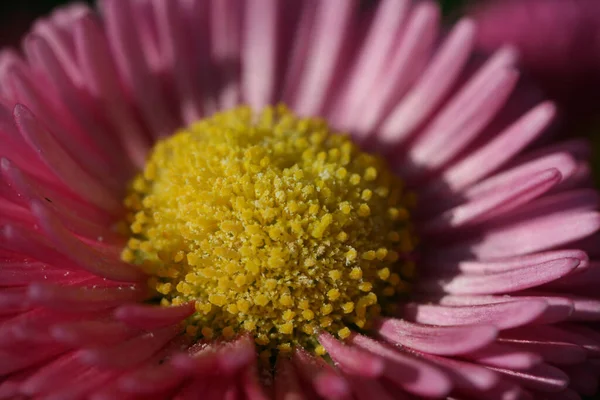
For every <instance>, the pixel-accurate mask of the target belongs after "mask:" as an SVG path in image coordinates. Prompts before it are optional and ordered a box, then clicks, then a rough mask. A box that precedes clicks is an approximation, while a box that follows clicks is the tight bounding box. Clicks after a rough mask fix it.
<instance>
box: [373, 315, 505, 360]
mask: <svg viewBox="0 0 600 400" xmlns="http://www.w3.org/2000/svg"><path fill="white" fill-rule="evenodd" d="M377 333H378V334H379V335H381V336H382V337H384V338H385V339H386V340H388V341H390V342H391V343H393V344H396V345H402V346H406V347H410V348H411V349H415V350H419V351H422V352H426V353H429V354H438V355H446V356H452V355H458V354H464V353H469V352H472V351H474V350H476V349H478V348H481V347H483V346H486V345H487V344H488V343H490V342H492V341H493V340H494V339H495V338H496V336H497V334H498V330H497V329H496V328H495V327H494V326H491V325H473V326H466V325H465V326H430V325H419V324H413V323H410V322H408V321H405V320H401V319H392V318H387V319H383V320H382V321H381V322H380V324H379V326H378V328H377Z"/></svg>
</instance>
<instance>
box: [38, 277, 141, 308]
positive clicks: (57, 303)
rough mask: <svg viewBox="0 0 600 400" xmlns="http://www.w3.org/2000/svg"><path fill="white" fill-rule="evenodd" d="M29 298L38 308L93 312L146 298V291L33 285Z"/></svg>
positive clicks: (135, 287)
mask: <svg viewBox="0 0 600 400" xmlns="http://www.w3.org/2000/svg"><path fill="white" fill-rule="evenodd" d="M28 295H29V298H30V299H31V300H32V301H33V302H35V303H36V304H38V305H40V306H42V305H43V306H46V307H48V308H53V309H57V310H63V311H93V310H102V309H107V308H112V307H115V306H118V305H121V304H124V303H129V302H132V301H141V300H144V299H145V298H146V297H148V294H147V289H146V288H145V287H140V286H136V285H128V286H117V287H89V286H66V287H65V286H59V285H48V284H44V283H35V284H32V285H31V286H29V291H28Z"/></svg>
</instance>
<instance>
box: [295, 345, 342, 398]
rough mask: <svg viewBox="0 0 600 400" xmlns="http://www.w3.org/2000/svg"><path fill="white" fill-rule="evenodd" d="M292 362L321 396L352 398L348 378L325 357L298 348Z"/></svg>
mask: <svg viewBox="0 0 600 400" xmlns="http://www.w3.org/2000/svg"><path fill="white" fill-rule="evenodd" d="M292 362H293V363H294V366H295V367H296V368H297V369H298V372H299V373H300V374H301V375H302V376H303V378H304V379H305V380H307V381H308V382H309V383H310V384H311V385H312V386H313V387H314V389H315V391H316V392H317V393H318V394H319V395H320V396H323V397H325V398H327V399H349V398H350V388H349V386H348V383H347V382H346V380H344V379H343V378H342V377H341V376H340V375H339V374H338V373H336V371H335V370H334V369H333V368H332V367H331V366H330V365H329V364H327V363H326V362H325V361H324V360H323V359H321V358H315V357H313V356H311V355H310V354H308V353H307V352H306V350H304V349H296V350H295V351H294V354H293V356H292Z"/></svg>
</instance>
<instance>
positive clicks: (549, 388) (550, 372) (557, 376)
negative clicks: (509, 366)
mask: <svg viewBox="0 0 600 400" xmlns="http://www.w3.org/2000/svg"><path fill="white" fill-rule="evenodd" d="M490 368H491V369H492V370H494V371H497V372H500V373H501V374H504V375H506V376H507V377H510V378H511V379H512V380H514V381H516V382H517V383H519V384H520V385H522V386H523V387H525V388H528V389H533V390H539V391H541V392H559V391H561V390H564V389H566V388H567V386H568V385H569V377H568V376H567V374H565V373H564V372H563V371H561V370H560V369H558V368H556V367H553V366H551V365H548V364H540V365H537V366H535V367H533V368H531V369H530V370H527V371H511V370H506V369H500V368H493V367H490Z"/></svg>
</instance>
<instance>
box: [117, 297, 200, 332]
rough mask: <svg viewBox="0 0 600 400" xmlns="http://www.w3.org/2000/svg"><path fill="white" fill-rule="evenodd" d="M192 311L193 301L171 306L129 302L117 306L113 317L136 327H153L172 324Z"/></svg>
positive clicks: (193, 308) (193, 309)
mask: <svg viewBox="0 0 600 400" xmlns="http://www.w3.org/2000/svg"><path fill="white" fill-rule="evenodd" d="M194 311H195V307H194V303H193V302H189V303H186V304H184V305H181V306H173V307H157V306H150V305H142V304H129V305H124V306H121V307H119V308H117V309H116V310H115V317H116V318H117V319H118V320H119V321H122V322H123V323H125V324H127V325H130V326H133V327H136V328H140V329H155V328H162V327H165V326H168V325H174V324H176V323H177V322H179V321H181V320H183V319H184V318H187V317H189V316H190V315H191V314H192V313H194Z"/></svg>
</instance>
